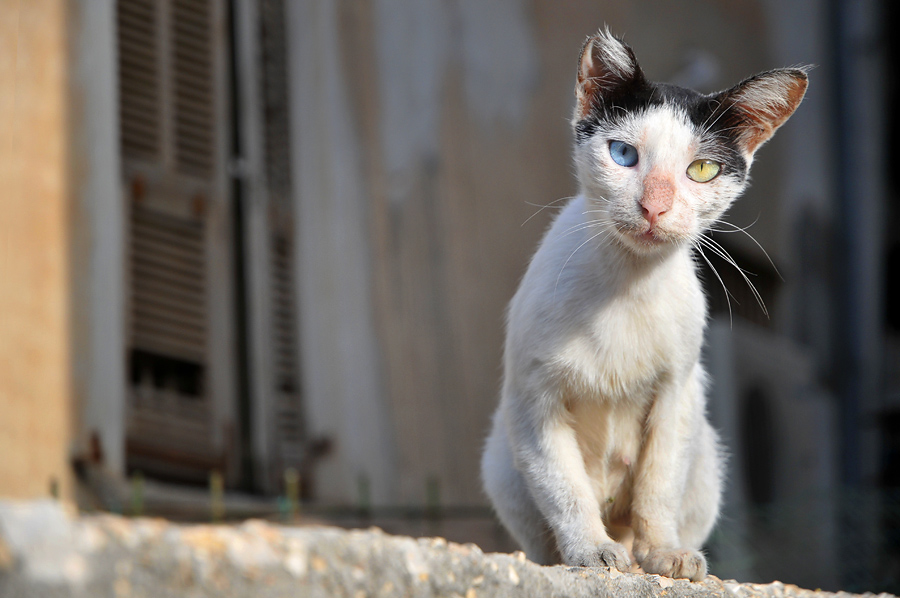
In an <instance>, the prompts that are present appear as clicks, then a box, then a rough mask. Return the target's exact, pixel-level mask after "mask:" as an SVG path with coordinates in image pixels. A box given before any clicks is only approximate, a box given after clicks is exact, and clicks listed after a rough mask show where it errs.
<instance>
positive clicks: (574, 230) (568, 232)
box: [561, 220, 612, 237]
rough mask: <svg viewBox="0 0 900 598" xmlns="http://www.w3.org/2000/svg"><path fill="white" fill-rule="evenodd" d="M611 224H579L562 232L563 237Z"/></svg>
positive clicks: (602, 222)
mask: <svg viewBox="0 0 900 598" xmlns="http://www.w3.org/2000/svg"><path fill="white" fill-rule="evenodd" d="M609 224H612V221H611V220H610V221H605V220H589V221H587V222H579V223H578V224H576V225H574V226H571V227H569V228H567V229H566V230H564V231H563V232H562V235H561V236H563V237H565V236H567V235H571V234H572V233H577V232H581V231H583V230H587V229H589V228H597V227H598V226H603V225H609Z"/></svg>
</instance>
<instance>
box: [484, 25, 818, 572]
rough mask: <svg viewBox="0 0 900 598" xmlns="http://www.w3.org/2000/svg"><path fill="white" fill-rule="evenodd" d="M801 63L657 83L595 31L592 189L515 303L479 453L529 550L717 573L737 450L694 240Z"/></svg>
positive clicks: (764, 135) (736, 178)
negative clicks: (725, 442) (715, 380)
mask: <svg viewBox="0 0 900 598" xmlns="http://www.w3.org/2000/svg"><path fill="white" fill-rule="evenodd" d="M806 72H807V69H806V68H792V69H778V70H772V71H767V72H764V73H761V74H758V75H755V76H753V77H750V78H748V79H746V80H744V81H743V82H741V83H739V84H738V85H736V86H734V87H732V88H731V89H728V90H726V91H723V92H720V93H716V94H710V95H705V94H701V93H698V92H695V91H693V90H689V89H684V88H680V87H676V86H673V85H668V84H662V83H651V82H649V81H648V80H647V79H646V78H645V76H644V74H643V72H642V70H641V68H640V66H639V65H638V63H637V60H636V58H635V55H634V52H633V50H632V49H631V47H629V46H628V45H627V44H625V43H624V42H623V41H621V40H620V39H618V38H616V37H614V36H613V35H612V34H610V32H609V30H608V29H606V30H601V31H600V32H598V33H597V34H596V35H594V36H592V37H590V38H588V40H587V41H586V42H585V44H584V46H583V48H582V51H581V55H580V59H579V65H578V71H577V81H576V87H575V95H576V106H575V114H574V118H573V120H572V125H573V129H574V134H575V149H574V161H575V166H576V173H577V177H578V182H579V187H580V193H579V195H578V196H576V197H575V198H574V199H572V200H571V201H570V203H568V204H567V205H566V206H565V207H564V208H563V209H562V210H561V211H560V213H559V214H558V216H557V217H556V219H555V221H554V222H553V223H552V225H551V226H550V228H549V229H548V231H547V232H546V234H545V236H544V238H543V240H542V242H541V244H540V246H539V248H538V250H537V252H536V253H535V255H534V256H533V258H532V260H531V263H530V264H529V266H528V269H527V272H526V274H525V276H524V278H523V279H522V282H521V284H520V286H519V289H518V291H517V292H516V294H515V296H514V297H513V299H512V301H511V303H510V306H509V311H508V318H507V333H506V344H505V348H504V376H503V386H502V393H501V399H500V404H499V406H498V408H497V411H496V413H495V415H494V418H493V425H492V430H491V432H490V435H489V436H488V440H487V442H486V446H485V451H484V455H483V458H482V479H483V483H484V486H485V490H486V492H487V494H488V496H489V498H490V500H491V502H492V503H493V505H494V509H495V511H496V513H497V515H498V517H499V518H500V520H501V522H502V523H503V524H504V526H505V527H506V528H507V529H508V530H509V532H510V533H511V534H512V536H513V537H514V539H515V540H516V541H517V542H518V543H519V544H520V545H521V546H522V548H523V549H524V550H525V552H526V554H527V556H528V557H529V558H530V559H531V560H533V561H535V562H538V563H543V564H552V563H556V562H559V561H562V563H564V564H566V565H569V566H588V567H593V566H605V567H614V568H616V569H618V570H621V571H627V570H629V569H630V568H631V565H632V559H635V560H636V561H637V564H638V565H640V567H641V568H642V569H643V571H645V572H647V573H655V574H659V575H665V576H668V577H679V578H688V579H691V580H695V581H696V580H701V579H703V578H704V577H705V576H706V571H707V564H706V559H705V557H704V555H703V554H702V553H701V552H700V549H701V547H702V545H703V543H704V542H705V541H706V539H707V537H708V536H709V533H710V531H711V530H712V528H713V525H714V523H715V521H716V519H717V517H718V514H719V507H720V501H721V492H722V483H723V473H724V455H723V451H722V449H721V448H720V445H719V442H718V439H717V436H716V433H715V431H714V430H713V428H712V426H711V425H710V424H709V422H708V420H707V418H706V413H705V409H706V406H705V394H704V391H705V387H706V385H707V376H706V373H705V371H704V369H703V365H702V364H701V362H700V350H701V344H702V339H703V331H704V328H705V325H706V317H707V313H706V300H705V297H704V295H703V291H702V289H701V285H700V282H699V280H698V277H697V268H696V264H695V256H694V254H693V253H692V252H693V249H694V247H695V246H696V245H697V244H698V243H699V241H698V238H699V237H700V235H701V234H702V233H703V232H704V231H705V230H706V229H708V228H710V226H711V225H712V224H713V223H714V222H716V220H717V219H718V218H719V217H720V216H722V214H723V213H724V212H725V210H726V209H727V208H728V206H729V205H730V204H731V203H732V202H733V201H734V200H735V199H736V198H737V197H738V196H739V195H740V194H741V193H742V192H743V190H744V189H745V188H746V186H747V184H748V179H747V177H748V170H749V168H750V164H751V162H752V161H753V156H754V152H755V151H756V150H757V149H758V148H759V147H760V145H762V144H763V143H764V142H765V141H766V140H768V139H769V138H770V137H771V136H772V135H773V134H774V132H775V130H776V129H778V127H780V126H781V125H782V124H783V123H784V122H785V121H786V120H787V119H788V117H789V116H790V115H791V114H792V113H793V112H794V110H795V109H796V108H797V106H798V105H799V104H800V101H801V100H802V99H803V96H804V94H805V92H806V87H807V75H806ZM616 537H618V538H620V539H621V538H626V539H627V538H629V537H630V538H631V539H632V543H631V544H632V545H631V550H629V549H628V548H626V546H624V545H623V544H621V543H619V542H617V541H616V540H615V538H616Z"/></svg>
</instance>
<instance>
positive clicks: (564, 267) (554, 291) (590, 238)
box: [553, 227, 612, 297]
mask: <svg viewBox="0 0 900 598" xmlns="http://www.w3.org/2000/svg"><path fill="white" fill-rule="evenodd" d="M611 230H612V229H611V228H609V227H607V228H604V229H603V230H601V231H600V232H599V233H596V234H593V235H591V236H590V237H588V238H587V239H585V241H584V242H582V243H581V245H579V246H578V247H576V248H575V250H574V251H573V252H572V253H570V254H569V257H567V258H566V261H565V262H563V265H562V268H560V269H559V274H557V275H556V285H555V286H554V287H553V296H554V297H556V290H557V289H558V288H559V280H560V278H562V274H563V272H564V271H565V269H566V266H567V265H569V261H570V260H571V259H572V258H573V257H574V256H575V254H576V253H578V250H579V249H581V248H582V247H584V246H585V245H587V244H588V243H590V242H591V241H593V240H594V239H596V238H597V237H599V236H600V235H602V234H604V233H605V234H609V232H610V231H611Z"/></svg>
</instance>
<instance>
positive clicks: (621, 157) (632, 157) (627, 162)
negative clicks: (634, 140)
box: [609, 141, 638, 166]
mask: <svg viewBox="0 0 900 598" xmlns="http://www.w3.org/2000/svg"><path fill="white" fill-rule="evenodd" d="M609 155H610V156H612V159H613V162H615V163H616V164H618V165H619V166H634V165H635V164H637V162H638V152H637V148H636V147H634V146H633V145H629V144H627V143H625V142H624V141H610V142H609Z"/></svg>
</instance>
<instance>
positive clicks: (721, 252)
mask: <svg viewBox="0 0 900 598" xmlns="http://www.w3.org/2000/svg"><path fill="white" fill-rule="evenodd" d="M698 240H699V241H700V242H701V243H703V244H704V245H706V247H708V248H709V249H710V250H712V251H713V252H714V253H715V254H716V255H718V256H719V257H721V258H722V259H724V260H725V261H726V262H728V263H729V264H730V265H731V266H733V267H734V268H735V269H736V270H737V271H738V274H740V275H741V278H743V279H744V282H746V283H747V286H748V287H750V291H751V292H752V293H753V298H754V299H756V303H757V304H759V308H760V309H761V310H762V312H763V313H764V314H765V315H766V317H767V318H768V317H769V310H768V309H766V304H765V302H764V301H763V298H762V295H761V294H760V292H759V291H758V290H757V289H756V286H755V285H754V284H753V283H752V282H751V281H750V278H749V277H748V276H747V275H748V274H750V275H751V276H756V275H755V274H753V273H752V272H748V271H747V270H744V269H743V268H741V267H740V266H738V265H737V262H735V260H734V258H733V257H731V254H729V253H728V252H727V251H726V250H725V248H724V247H722V246H721V245H720V244H719V243H717V242H716V241H714V240H712V239H710V238H709V237H705V236H702V235H701V236H700V237H698Z"/></svg>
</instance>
